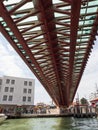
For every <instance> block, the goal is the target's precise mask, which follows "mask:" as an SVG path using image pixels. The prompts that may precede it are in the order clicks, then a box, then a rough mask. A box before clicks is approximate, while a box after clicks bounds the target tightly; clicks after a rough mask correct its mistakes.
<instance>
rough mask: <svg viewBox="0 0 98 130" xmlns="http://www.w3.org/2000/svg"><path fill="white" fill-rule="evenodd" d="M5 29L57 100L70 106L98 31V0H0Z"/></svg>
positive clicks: (1, 27) (2, 28)
mask: <svg viewBox="0 0 98 130" xmlns="http://www.w3.org/2000/svg"><path fill="white" fill-rule="evenodd" d="M0 31H1V33H2V34H3V35H4V36H5V38H6V39H7V40H8V41H9V43H10V44H11V45H12V46H13V48H14V49H15V50H16V52H17V53H18V54H19V55H20V57H21V58H22V59H23V60H24V62H25V63H26V64H27V65H28V67H29V68H30V70H31V71H32V72H33V73H34V74H35V76H36V77H37V78H38V80H39V81H40V82H41V84H42V85H43V86H44V88H45V89H46V91H47V92H48V93H49V95H50V96H51V98H52V99H53V101H54V102H55V103H56V105H57V106H59V107H61V106H69V104H70V103H71V102H72V101H73V99H74V96H75V93H76V90H77V88H78V86H79V82H80V80H81V77H82V74H83V72H84V70H85V67H86V64H87V61H88V58H89V56H90V52H91V50H92V48H93V44H94V40H96V35H98V32H97V31H98V0H0Z"/></svg>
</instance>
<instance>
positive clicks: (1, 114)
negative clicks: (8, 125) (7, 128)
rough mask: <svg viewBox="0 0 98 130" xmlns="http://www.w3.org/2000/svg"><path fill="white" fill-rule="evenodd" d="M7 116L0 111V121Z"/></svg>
mask: <svg viewBox="0 0 98 130" xmlns="http://www.w3.org/2000/svg"><path fill="white" fill-rule="evenodd" d="M6 118H7V116H6V115H5V114H3V113H0V123H2V122H3V121H4V120H6Z"/></svg>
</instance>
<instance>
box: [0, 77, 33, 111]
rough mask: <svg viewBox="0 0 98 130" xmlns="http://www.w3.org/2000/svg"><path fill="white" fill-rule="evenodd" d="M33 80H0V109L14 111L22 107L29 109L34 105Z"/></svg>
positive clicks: (9, 78)
mask: <svg viewBox="0 0 98 130" xmlns="http://www.w3.org/2000/svg"><path fill="white" fill-rule="evenodd" d="M34 86H35V80H34V79H28V78H18V77H11V76H4V77H1V78H0V107H2V108H3V109H6V110H8V109H13V110H14V109H15V107H16V106H23V107H26V109H27V108H28V109H30V108H31V107H32V106H33V105H34Z"/></svg>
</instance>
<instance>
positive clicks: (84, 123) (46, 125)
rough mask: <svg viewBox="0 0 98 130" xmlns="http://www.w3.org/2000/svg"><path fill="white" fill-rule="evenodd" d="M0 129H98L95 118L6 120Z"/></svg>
mask: <svg viewBox="0 0 98 130" xmlns="http://www.w3.org/2000/svg"><path fill="white" fill-rule="evenodd" d="M0 130H98V119H96V118H95V119H94V118H82V119H81V118H29V119H13V120H12V119H11V120H6V121H5V122H4V123H2V124H1V125H0Z"/></svg>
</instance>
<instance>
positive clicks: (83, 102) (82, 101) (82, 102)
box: [80, 98, 88, 105]
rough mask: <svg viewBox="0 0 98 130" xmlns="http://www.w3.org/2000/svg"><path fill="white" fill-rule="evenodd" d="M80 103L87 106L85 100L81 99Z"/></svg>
mask: <svg viewBox="0 0 98 130" xmlns="http://www.w3.org/2000/svg"><path fill="white" fill-rule="evenodd" d="M80 102H81V104H82V105H88V101H87V99H86V98H81V100H80Z"/></svg>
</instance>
